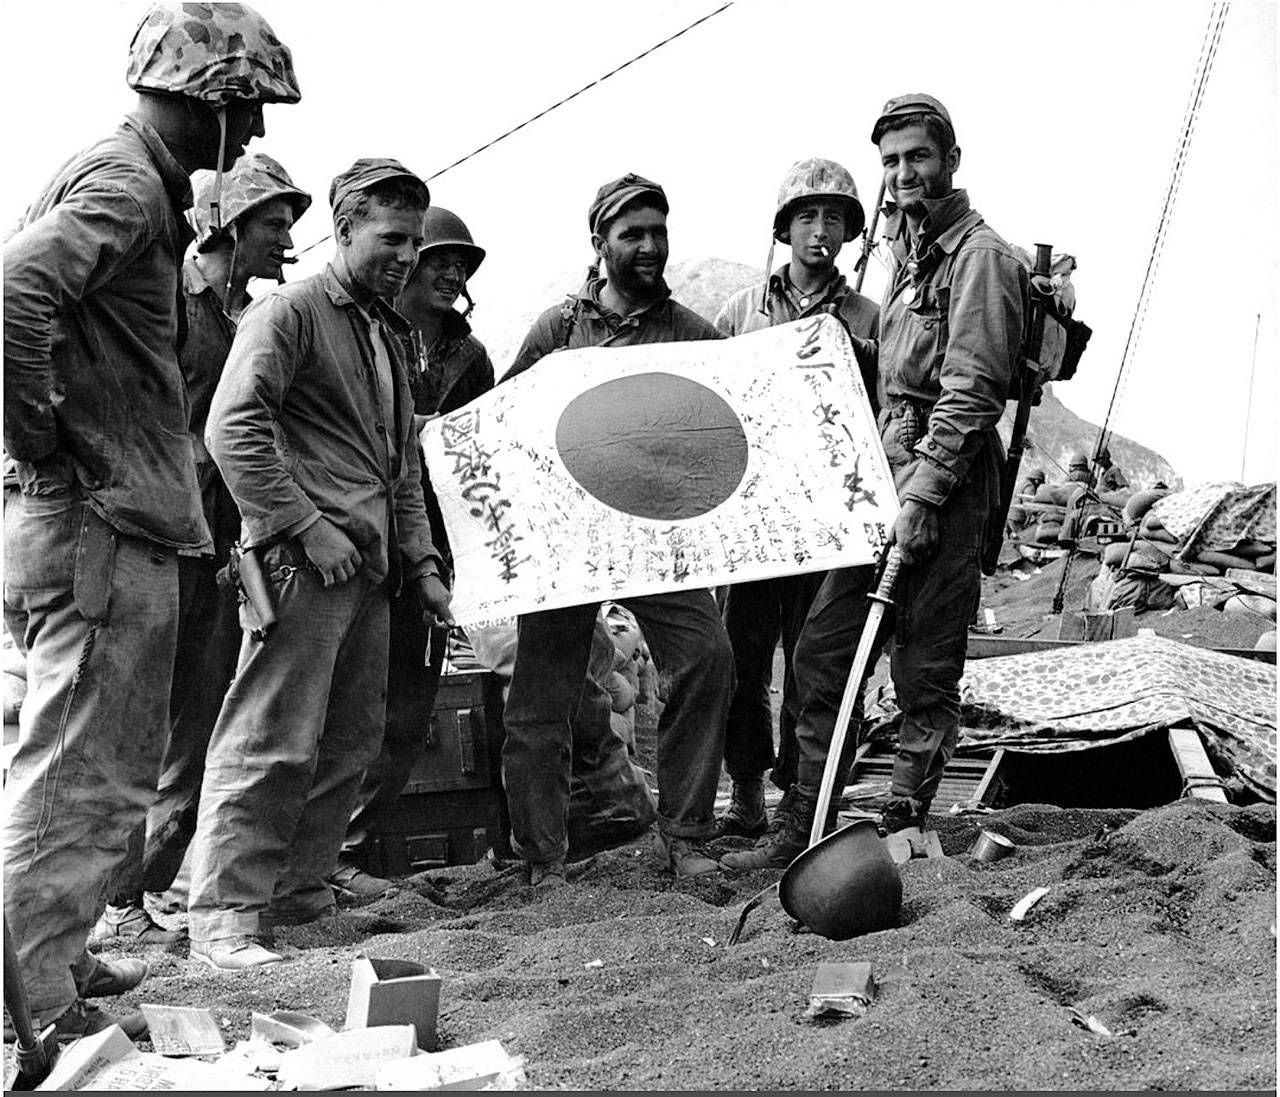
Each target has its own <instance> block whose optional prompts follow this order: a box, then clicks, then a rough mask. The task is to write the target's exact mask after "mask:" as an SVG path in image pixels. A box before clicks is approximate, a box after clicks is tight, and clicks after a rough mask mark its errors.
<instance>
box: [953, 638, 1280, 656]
mask: <svg viewBox="0 0 1280 1097" xmlns="http://www.w3.org/2000/svg"><path fill="white" fill-rule="evenodd" d="M1085 642H1086V641H1083V640H1051V639H1041V638H1039V637H1031V638H1025V639H1024V638H1019V637H1016V636H985V635H982V634H979V633H972V632H971V633H970V634H969V642H968V647H967V649H966V651H965V655H966V656H967V657H968V658H969V659H995V658H999V657H1001V656H1004V655H1027V654H1030V653H1031V652H1036V651H1052V650H1053V649H1054V648H1070V647H1077V646H1078V645H1080V644H1082V643H1085ZM1204 650H1205V651H1216V652H1217V653H1218V654H1219V655H1234V656H1236V657H1237V658H1238V659H1254V660H1256V661H1257V662H1259V663H1274V662H1275V661H1276V653H1275V652H1274V651H1255V650H1254V649H1253V648H1205V649H1204Z"/></svg>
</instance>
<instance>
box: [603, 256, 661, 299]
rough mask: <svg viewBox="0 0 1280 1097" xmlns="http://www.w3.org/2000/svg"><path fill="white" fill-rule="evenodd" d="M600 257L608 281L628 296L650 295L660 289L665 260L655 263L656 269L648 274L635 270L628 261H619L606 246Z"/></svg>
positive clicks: (658, 291)
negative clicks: (602, 260)
mask: <svg viewBox="0 0 1280 1097" xmlns="http://www.w3.org/2000/svg"><path fill="white" fill-rule="evenodd" d="M602 258H603V259H604V266H605V270H606V271H607V272H608V277H609V279H610V281H612V282H613V284H614V286H615V288H617V289H618V290H619V291H620V292H621V293H624V294H626V295H627V296H628V297H637V298H638V297H651V296H654V295H656V294H658V293H660V292H661V291H662V287H663V285H664V284H665V283H664V282H663V277H662V276H663V273H664V271H665V270H666V263H665V261H664V262H661V263H659V264H657V267H656V271H655V272H654V273H653V274H652V275H650V274H649V273H648V272H639V271H637V270H636V269H635V268H634V267H633V266H632V265H631V264H630V263H621V262H619V261H618V260H617V258H616V256H615V255H614V253H613V252H612V251H611V249H609V248H608V247H606V248H605V249H604V254H603V256H602Z"/></svg>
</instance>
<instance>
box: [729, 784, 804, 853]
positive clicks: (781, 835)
mask: <svg viewBox="0 0 1280 1097" xmlns="http://www.w3.org/2000/svg"><path fill="white" fill-rule="evenodd" d="M795 793H796V795H795V798H794V800H793V801H792V808H791V812H790V813H789V814H788V815H787V817H786V820H785V822H784V823H783V825H782V829H781V830H777V831H774V832H773V833H772V834H770V835H768V836H767V837H765V838H763V839H761V840H760V841H759V842H757V843H756V844H755V846H753V847H752V848H751V849H744V850H739V851H738V852H736V853H726V854H725V855H724V856H723V857H721V858H720V864H721V865H723V866H724V867H725V868H726V869H728V870H729V871H730V872H754V871H755V870H756V869H761V868H786V867H787V866H788V865H789V864H791V862H792V861H794V860H795V859H796V858H797V857H799V856H800V854H802V853H803V852H804V851H805V850H806V849H808V848H809V830H810V828H811V827H812V826H813V813H814V810H815V809H816V807H817V797H815V796H811V795H806V793H805V792H804V791H803V790H801V789H800V788H799V786H796V788H795Z"/></svg>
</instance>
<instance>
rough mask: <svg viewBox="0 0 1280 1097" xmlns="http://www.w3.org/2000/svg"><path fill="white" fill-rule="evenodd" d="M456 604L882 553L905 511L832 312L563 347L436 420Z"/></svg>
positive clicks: (709, 581) (566, 594)
mask: <svg viewBox="0 0 1280 1097" xmlns="http://www.w3.org/2000/svg"><path fill="white" fill-rule="evenodd" d="M422 444H423V449H424V452H425V454H426V461H427V468H428V470H429V473H430V476H431V483H432V485H433V487H434V488H435V492H436V496H437V498H438V499H439V501H440V508H441V511H442V512H443V514H444V520H445V525H446V527H447V529H448V531H449V543H450V546H451V548H452V550H453V557H454V567H455V579H454V595H453V605H452V610H453V615H454V617H455V618H456V620H457V621H458V623H459V624H461V625H468V624H471V625H477V624H484V623H488V622H492V621H496V620H500V619H503V618H509V617H511V616H514V615H516V614H520V613H528V612H531V611H534V610H540V609H556V608H559V607H561V606H572V605H579V604H583V603H588V602H598V601H601V600H603V599H620V598H626V597H634V596H637V595H642V594H654V593H657V592H658V591H667V590H678V589H683V588H697V587H704V588H705V587H714V586H720V585H722V584H726V583H739V582H743V581H744V580H750V579H763V578H768V577H772V576H778V575H793V574H797V573H799V572H807V571H824V570H826V569H828V568H837V567H848V566H850V565H854V564H866V563H870V562H872V561H873V560H874V559H875V558H876V557H877V556H878V554H879V551H880V549H881V548H882V547H883V545H884V544H885V542H886V540H887V537H888V532H889V530H890V529H892V526H893V521H894V519H895V518H896V517H897V513H898V502H897V495H896V493H895V491H894V487H893V477H892V475H891V474H890V472H889V467H888V462H887V461H886V460H885V456H884V450H883V449H882V448H881V446H880V438H879V433H878V431H877V430H876V424H875V419H874V417H873V416H872V414H871V407H870V405H869V404H868V402H867V395H866V392H865V391H864V389H863V386H862V379H861V376H860V375H859V373H858V369H857V365H856V363H855V360H854V356H853V348H852V346H851V345H850V343H849V338H848V336H847V334H846V333H845V330H844V327H843V326H842V325H841V324H840V322H839V321H838V320H835V319H833V318H832V317H830V316H826V315H822V316H816V317H810V318H807V319H805V320H800V321H797V322H795V323H793V324H784V325H781V326H779V327H775V328H769V329H767V330H764V331H759V332H753V333H751V334H750V335H742V336H738V337H737V338H735V339H726V340H705V341H698V342H686V343H654V344H644V345H639V346H629V347H597V348H591V347H588V348H584V349H581V350H572V351H562V352H557V353H555V354H551V355H548V356H547V357H546V358H543V359H542V360H541V361H540V362H538V363H537V365H535V366H534V367H533V368H532V369H531V370H529V371H527V372H526V373H523V374H521V375H520V376H519V377H517V378H514V379H512V380H511V381H509V382H507V383H505V384H502V385H499V386H498V387H497V388H496V389H494V390H493V391H491V392H489V393H486V394H485V395H484V396H482V397H480V398H479V399H477V400H474V401H472V402H471V403H470V404H467V405H466V406H465V407H463V408H460V409H459V410H457V411H455V412H452V413H450V414H448V415H444V416H441V417H440V418H438V419H434V420H432V421H431V422H429V423H428V424H427V425H426V427H425V428H424V429H423V431H422Z"/></svg>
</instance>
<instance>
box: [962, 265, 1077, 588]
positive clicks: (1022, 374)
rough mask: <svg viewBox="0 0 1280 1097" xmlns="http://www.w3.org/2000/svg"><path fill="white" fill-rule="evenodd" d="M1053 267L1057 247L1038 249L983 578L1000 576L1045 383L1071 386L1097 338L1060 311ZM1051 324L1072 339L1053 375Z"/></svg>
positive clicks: (984, 552)
mask: <svg viewBox="0 0 1280 1097" xmlns="http://www.w3.org/2000/svg"><path fill="white" fill-rule="evenodd" d="M1052 264H1053V246H1052V245H1051V244H1037V245H1036V259H1035V264H1034V266H1033V267H1032V271H1031V302H1030V307H1029V308H1028V309H1027V315H1026V317H1025V319H1024V320H1023V328H1022V346H1021V348H1020V350H1019V354H1018V376H1017V378H1016V380H1015V384H1016V386H1017V390H1018V410H1017V411H1016V412H1015V413H1014V418H1013V433H1012V434H1011V436H1010V438H1009V451H1008V454H1007V456H1006V457H1005V463H1004V470H1003V474H1002V476H1001V478H1000V511H999V523H998V524H997V525H996V526H995V527H994V528H993V529H992V530H991V532H990V534H989V535H988V538H987V543H986V545H985V547H984V548H983V552H982V574H983V575H994V574H995V572H996V561H997V560H998V559H999V556H1000V549H1001V547H1002V546H1003V544H1004V530H1005V523H1006V522H1007V521H1008V518H1009V507H1010V506H1011V505H1012V504H1013V493H1014V489H1015V487H1016V485H1017V482H1018V469H1019V467H1020V466H1021V464H1022V454H1023V451H1024V450H1025V449H1026V444H1027V424H1028V423H1029V422H1030V420H1031V409H1032V408H1033V407H1034V406H1035V405H1036V404H1038V403H1040V393H1041V389H1042V388H1043V387H1044V383H1045V381H1050V380H1063V381H1066V380H1069V379H1070V378H1071V377H1072V376H1073V375H1074V374H1075V371H1076V367H1077V365H1078V364H1079V362H1080V356H1081V355H1082V354H1083V353H1084V348H1085V346H1086V345H1087V344H1088V342H1089V336H1090V335H1092V334H1093V332H1092V331H1091V330H1090V328H1089V327H1088V325H1087V324H1082V323H1080V321H1078V320H1074V319H1072V317H1071V315H1070V313H1069V312H1067V311H1066V310H1065V309H1063V308H1061V307H1060V306H1059V304H1058V302H1057V300H1056V299H1055V297H1054V294H1053V282H1052V281H1051V280H1050V269H1051V267H1052ZM1046 319H1052V320H1054V321H1055V322H1057V323H1058V324H1061V325H1062V326H1063V327H1064V328H1065V329H1066V335H1067V339H1066V350H1065V353H1064V355H1063V360H1062V363H1061V365H1059V366H1058V367H1057V368H1056V369H1052V370H1049V369H1046V368H1045V367H1044V366H1043V365H1042V364H1041V362H1040V358H1041V353H1042V350H1043V343H1044V325H1045V320H1046Z"/></svg>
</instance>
